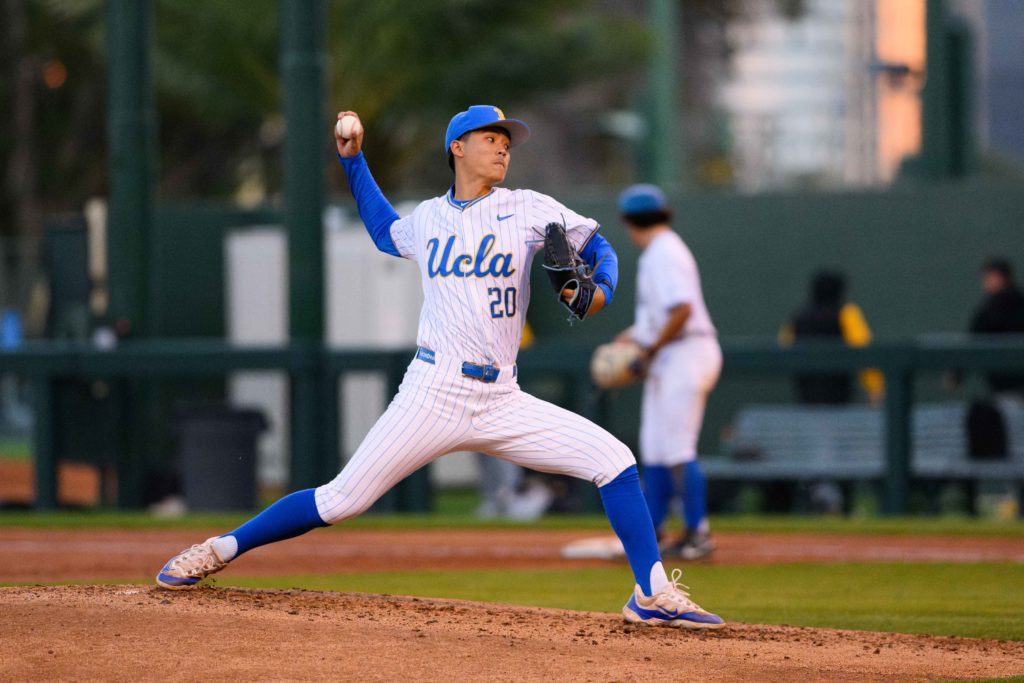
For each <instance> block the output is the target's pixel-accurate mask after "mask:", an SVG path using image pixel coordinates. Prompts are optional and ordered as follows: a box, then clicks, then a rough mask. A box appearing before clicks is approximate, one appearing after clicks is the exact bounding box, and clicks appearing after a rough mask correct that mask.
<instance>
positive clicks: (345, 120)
mask: <svg viewBox="0 0 1024 683" xmlns="http://www.w3.org/2000/svg"><path fill="white" fill-rule="evenodd" d="M362 128H363V127H362V124H360V123H359V119H357V118H356V117H354V116H343V117H341V118H340V119H338V123H337V124H336V125H335V126H334V132H336V133H337V134H338V137H339V138H341V139H342V140H351V139H352V138H354V137H355V136H357V135H359V133H360V131H362Z"/></svg>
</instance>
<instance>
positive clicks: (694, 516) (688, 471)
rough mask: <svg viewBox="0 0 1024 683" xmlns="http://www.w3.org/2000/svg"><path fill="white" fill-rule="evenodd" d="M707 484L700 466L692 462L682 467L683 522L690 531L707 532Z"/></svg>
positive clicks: (694, 461)
mask: <svg viewBox="0 0 1024 683" xmlns="http://www.w3.org/2000/svg"><path fill="white" fill-rule="evenodd" d="M707 517H708V505H707V484H706V483H705V481H704V472H703V471H702V470H701V469H700V464H699V463H698V462H697V461H696V460H692V461H690V462H688V463H686V465H685V466H684V467H683V521H684V522H685V523H686V528H687V529H689V530H691V531H703V532H706V531H707V530H708V524H707Z"/></svg>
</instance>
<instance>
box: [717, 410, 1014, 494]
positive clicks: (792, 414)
mask: <svg viewBox="0 0 1024 683" xmlns="http://www.w3.org/2000/svg"><path fill="white" fill-rule="evenodd" d="M998 406H999V408H1000V409H1001V411H1002V413H1003V416H1004V418H1005V420H1006V427H1007V441H1008V443H1009V451H1010V452H1009V456H1008V457H1007V458H1005V459H1002V460H976V459H971V458H969V457H968V455H967V450H968V449H967V433H966V427H965V418H966V412H967V406H966V405H965V404H964V403H959V402H944V403H919V404H916V405H915V406H914V409H913V413H912V425H911V439H912V442H911V443H912V454H911V464H910V468H911V476H912V477H913V478H915V479H931V480H962V481H966V480H973V481H979V480H1004V481H1007V482H1010V483H1014V484H1017V485H1021V484H1022V483H1024V404H1022V403H1020V402H1016V401H1012V400H1004V401H1000V402H998ZM884 430H885V425H884V416H883V413H882V410H881V409H879V408H873V407H869V406H797V405H756V404H755V405H750V406H747V407H745V408H743V409H742V410H740V411H739V413H738V414H737V417H736V421H735V436H734V438H733V441H732V444H731V448H730V451H729V452H730V454H729V455H728V456H725V457H718V458H715V457H708V458H702V460H701V462H702V464H703V466H704V470H705V473H706V475H707V477H708V478H710V479H719V480H732V481H779V480H783V481H798V482H799V481H815V480H820V479H829V480H844V481H856V480H881V479H882V478H883V477H884V476H885V472H886V463H885V432H884Z"/></svg>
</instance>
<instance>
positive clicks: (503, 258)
mask: <svg viewBox="0 0 1024 683" xmlns="http://www.w3.org/2000/svg"><path fill="white" fill-rule="evenodd" d="M338 119H339V124H338V125H337V127H336V129H335V139H336V143H337V149H338V156H339V158H340V161H341V165H342V167H343V168H344V170H345V173H346V175H347V177H348V182H349V186H350V188H351V190H352V193H353V195H354V197H355V200H356V203H357V205H358V208H359V214H360V216H361V217H362V219H363V223H364V224H365V225H366V229H367V231H368V232H369V234H370V237H371V239H373V241H374V243H375V244H376V245H377V247H378V248H379V249H380V250H381V251H383V252H385V253H388V254H391V255H392V256H395V257H399V258H405V259H409V260H411V261H413V262H415V263H416V265H417V267H418V268H419V271H420V275H421V282H422V286H423V292H424V303H423V309H422V311H421V313H420V322H419V331H418V336H417V344H418V346H419V348H418V349H417V351H416V353H415V354H414V357H413V358H412V360H411V361H410V363H409V367H408V370H407V371H406V373H405V377H404V379H403V381H402V384H401V386H400V387H399V390H398V394H397V395H396V396H395V397H394V399H393V400H392V402H391V404H390V405H389V406H388V408H387V410H386V411H385V412H384V414H383V415H382V416H381V417H380V419H379V420H378V421H377V423H376V424H375V425H374V426H373V428H371V430H370V432H369V433H368V434H367V435H366V438H365V439H364V440H363V442H362V444H361V445H360V446H359V448H358V449H357V450H356V452H355V453H354V454H353V456H352V458H351V459H350V460H349V462H348V463H347V464H346V465H345V467H344V469H342V471H341V473H340V474H339V475H338V476H337V477H336V478H335V479H334V480H333V481H331V482H328V483H327V484H324V485H323V486H319V487H317V488H315V489H307V490H305V491H298V492H296V493H292V494H291V495H288V496H286V497H284V498H282V499H281V500H279V501H278V502H276V503H274V504H273V505H271V506H270V507H269V508H267V509H266V510H264V511H263V512H262V513H260V514H259V515H258V516H256V517H255V518H253V519H252V520H250V521H248V522H246V523H245V524H243V525H242V526H240V527H239V528H237V529H235V530H234V531H231V532H228V533H227V534H224V535H223V536H217V537H214V538H211V539H208V540H207V541H205V542H203V543H200V544H197V545H194V546H192V547H191V548H189V549H187V550H184V551H182V552H181V553H179V554H178V555H176V556H174V557H173V558H171V560H170V561H169V562H168V563H167V564H166V565H165V566H164V567H163V569H161V570H160V573H159V574H158V576H157V579H156V580H157V583H158V584H159V585H161V586H163V587H165V588H171V589H180V588H189V587H192V586H195V585H196V584H197V583H198V582H199V581H200V580H201V579H203V578H204V577H206V576H207V575H209V574H212V573H214V572H217V571H220V570H221V569H223V568H224V567H225V566H226V565H227V564H228V563H229V562H231V561H232V560H233V559H234V558H236V557H238V556H239V555H240V554H242V553H244V552H247V551H249V550H251V549H253V548H256V547H258V546H261V545H265V544H267V543H272V542H275V541H280V540H283V539H286V538H292V537H294V536H298V535H300V534H303V533H306V532H307V531H310V530H312V529H314V528H316V527H320V526H327V525H330V524H337V523H339V522H343V521H344V520H346V519H351V518H352V517H355V516H357V515H359V514H361V513H362V512H364V511H366V510H367V509H368V508H369V507H370V506H371V505H372V504H373V503H374V501H376V500H377V499H378V498H380V496H382V495H383V494H384V493H385V492H386V491H387V490H388V489H390V488H391V487H392V486H394V485H395V484H396V483H398V482H399V481H401V480H402V479H403V478H405V477H406V476H408V475H409V474H410V473H412V472H413V471H415V470H417V469H419V468H420V467H423V466H424V465H426V464H428V463H430V462H431V461H433V460H435V459H436V458H438V457H440V456H442V455H444V454H446V453H450V452H452V451H479V452H482V453H486V454H487V455H490V456H493V457H497V458H503V459H505V460H509V461H512V462H515V463H517V464H519V465H522V466H523V467H529V468H532V469H535V470H539V471H542V472H552V473H557V474H566V475H571V476H574V477H579V478H582V479H587V480H589V481H591V482H593V483H594V484H595V485H596V486H598V487H599V490H600V494H601V499H602V501H603V503H604V507H605V510H606V512H607V514H608V519H609V521H610V522H611V525H612V528H613V529H614V530H615V532H616V534H618V536H619V537H620V538H621V540H622V543H623V545H624V546H625V549H626V553H627V556H628V559H629V562H630V566H631V568H632V570H633V574H634V576H635V579H636V585H635V586H634V589H633V593H632V595H631V596H630V597H629V600H628V602H627V603H626V605H625V607H623V615H624V617H625V619H626V620H627V621H631V622H639V623H646V624H652V625H661V626H673V627H687V628H718V627H720V626H722V625H723V623H724V622H723V621H722V619H721V618H720V617H718V616H717V615H714V614H711V613H709V612H707V611H705V610H703V609H701V608H700V607H699V606H698V605H696V604H695V603H694V602H693V601H692V600H691V599H690V598H689V596H688V595H687V593H686V592H685V591H684V590H683V589H682V587H681V586H680V584H679V578H680V573H679V570H674V571H673V576H672V579H671V580H670V579H669V578H668V576H667V575H666V572H665V568H664V566H663V565H662V562H661V557H660V555H659V551H658V545H657V540H656V538H655V532H654V527H653V526H652V524H651V517H650V514H649V513H648V511H647V506H646V503H645V501H644V498H643V494H642V492H641V490H640V481H639V476H638V474H637V468H636V463H635V460H634V458H633V455H632V453H630V451H629V449H628V448H627V447H626V446H625V445H623V444H622V443H621V442H620V441H619V440H617V439H616V438H615V437H613V436H612V435H611V434H609V433H608V432H606V431H605V430H604V429H602V428H600V427H598V426H597V425H595V424H593V423H592V422H589V421H588V420H585V419H584V418H582V417H580V416H579V415H576V414H574V413H572V412H569V411H568V410H565V409H563V408H560V407H558V406H555V405H552V404H550V403H546V402H544V401H541V400H539V399H537V398H535V397H533V396H531V395H529V394H527V393H525V392H523V391H521V390H520V388H519V384H518V381H517V374H518V372H517V368H516V354H517V352H518V350H519V345H520V340H521V338H522V333H523V324H524V321H525V320H526V315H525V314H526V309H527V306H528V305H529V302H530V265H531V262H532V260H533V257H534V256H535V254H536V253H537V252H538V251H540V250H543V251H544V253H545V255H544V267H545V268H546V269H547V270H548V271H549V273H550V274H551V279H552V283H553V285H554V288H555V292H556V294H555V296H554V297H553V298H556V299H557V300H559V301H560V302H561V303H562V305H564V306H565V307H566V309H567V310H568V312H569V315H570V316H571V317H573V318H575V319H579V320H582V319H584V318H586V317H587V316H589V315H594V314H595V313H597V312H598V311H599V310H601V308H602V307H603V306H605V305H607V304H609V303H611V301H612V297H613V294H614V291H615V285H616V282H617V279H618V267H617V261H616V258H615V253H614V251H613V250H612V248H611V245H609V244H608V242H607V241H606V240H604V238H603V237H601V236H600V235H599V234H597V230H598V225H597V223H595V222H594V221H593V220H591V219H589V218H585V217H583V216H581V215H579V214H577V213H576V212H574V211H572V210H571V209H568V208H566V207H565V206H563V205H561V204H560V203H558V202H557V201H555V200H554V199H552V198H551V197H548V196H546V195H543V194H540V193H539V192H533V191H530V190H508V189H504V188H502V187H499V186H500V185H501V183H502V182H503V181H504V180H505V175H506V173H507V172H508V168H509V162H510V160H511V150H512V148H513V147H515V146H516V145H519V144H522V143H523V142H525V141H526V140H527V138H528V137H529V135H530V131H529V128H528V127H527V126H526V124H525V123H523V122H522V121H518V120H515V119H509V118H506V117H505V115H504V114H503V113H502V111H501V110H500V109H498V108H497V107H492V106H486V105H476V106H472V107H469V108H468V109H467V110H466V111H463V112H459V113H458V114H456V115H455V116H454V117H453V118H452V120H451V122H450V123H449V125H448V129H447V132H446V135H445V141H444V154H445V157H446V159H447V162H448V164H449V166H450V168H451V169H452V171H453V173H454V182H453V184H452V186H451V187H450V188H449V189H448V191H447V192H445V193H444V194H443V195H441V196H440V197H436V198H434V199H430V200H428V201H425V202H423V203H422V204H420V205H419V206H418V207H417V208H416V209H415V210H414V211H413V213H412V214H411V215H410V216H407V217H406V218H399V216H398V214H397V213H396V212H395V210H394V209H393V208H392V207H391V204H390V203H389V202H388V201H387V199H385V197H384V195H383V193H382V192H381V190H380V188H379V187H378V186H377V183H376V182H375V181H374V179H373V176H372V175H371V174H370V169H369V166H368V165H367V162H366V159H365V158H364V156H363V154H362V152H361V148H362V142H363V136H364V130H363V127H362V125H361V124H360V123H359V121H358V116H357V115H356V114H355V113H354V112H341V113H339V114H338ZM353 119H354V120H353ZM296 551H297V552H300V551H301V550H300V549H298V548H297V549H296Z"/></svg>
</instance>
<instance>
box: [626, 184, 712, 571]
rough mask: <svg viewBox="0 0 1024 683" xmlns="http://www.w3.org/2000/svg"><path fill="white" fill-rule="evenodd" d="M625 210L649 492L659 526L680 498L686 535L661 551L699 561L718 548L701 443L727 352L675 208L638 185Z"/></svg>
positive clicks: (628, 194)
mask: <svg viewBox="0 0 1024 683" xmlns="http://www.w3.org/2000/svg"><path fill="white" fill-rule="evenodd" d="M619 209H620V212H621V214H622V218H623V221H624V222H625V224H626V225H627V227H628V229H629V233H630V237H631V238H632V239H633V241H634V242H636V244H637V245H638V246H640V247H641V248H642V249H643V253H642V254H641V256H640V259H639V263H638V265H637V299H636V315H635V319H634V320H635V321H634V324H633V326H632V327H631V328H630V329H629V330H627V331H626V332H625V333H624V334H623V335H621V337H623V338H630V339H632V340H633V341H635V342H636V343H637V344H639V345H640V346H641V347H643V348H644V349H645V358H644V361H645V362H644V365H645V369H646V371H647V376H646V379H645V381H644V389H643V406H642V411H641V424H640V457H641V462H642V463H643V465H644V485H645V486H644V487H645V491H644V493H645V496H646V497H647V501H648V506H649V508H650V511H651V518H652V521H653V522H654V525H655V527H656V528H659V529H660V527H661V525H662V522H663V521H664V519H665V516H666V513H667V511H668V507H669V503H670V500H671V499H672V498H673V497H674V496H675V495H676V494H677V493H681V494H682V498H683V512H684V515H683V517H684V526H685V528H686V530H687V533H686V534H685V535H684V537H683V539H681V540H680V541H677V542H675V543H671V544H665V545H663V549H664V550H665V552H666V554H668V553H669V552H672V553H679V554H680V555H681V556H682V557H683V558H685V559H696V558H697V557H702V556H704V555H707V554H708V553H710V552H711V551H712V550H713V549H714V546H713V544H712V543H711V540H710V537H709V535H708V523H707V505H706V493H705V489H706V486H705V483H704V477H703V475H702V473H701V470H700V465H699V464H698V463H697V440H698V438H699V436H700V429H701V423H702V422H703V420H704V408H705V405H706V403H707V398H708V394H710V393H711V390H712V389H714V387H715V384H716V383H717V382H718V376H719V374H720V373H721V369H722V351H721V348H720V347H719V345H718V339H717V336H716V332H715V326H714V324H713V323H712V322H711V316H710V315H709V314H708V309H707V306H706V305H705V303H704V295H703V292H702V291H701V286H700V273H699V271H698V269H697V262H696V261H695V260H694V258H693V254H692V253H690V250H689V248H687V246H686V244H685V242H683V240H682V238H681V237H680V236H679V235H678V234H677V233H676V232H674V231H673V230H672V229H671V227H670V226H669V221H670V219H671V210H670V209H669V207H668V204H667V203H666V201H665V196H664V194H663V193H662V192H661V190H660V189H659V188H657V187H655V186H653V185H635V186H633V187H630V188H628V189H627V190H626V191H624V192H623V193H622V195H621V196H620V198H619Z"/></svg>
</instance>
